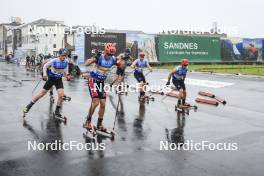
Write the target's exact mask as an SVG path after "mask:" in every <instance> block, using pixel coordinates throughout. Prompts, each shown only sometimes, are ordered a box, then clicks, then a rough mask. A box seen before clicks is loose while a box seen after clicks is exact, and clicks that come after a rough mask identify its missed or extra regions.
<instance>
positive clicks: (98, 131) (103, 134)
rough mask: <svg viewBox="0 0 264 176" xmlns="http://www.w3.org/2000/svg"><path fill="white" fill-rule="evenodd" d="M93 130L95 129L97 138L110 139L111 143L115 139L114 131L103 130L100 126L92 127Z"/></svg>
mask: <svg viewBox="0 0 264 176" xmlns="http://www.w3.org/2000/svg"><path fill="white" fill-rule="evenodd" d="M93 128H94V129H95V131H96V134H97V135H98V136H101V137H106V138H110V139H111V140H112V141H113V140H114V139H115V132H114V131H112V130H109V129H107V128H104V127H103V126H102V125H100V126H99V127H96V126H94V127H93Z"/></svg>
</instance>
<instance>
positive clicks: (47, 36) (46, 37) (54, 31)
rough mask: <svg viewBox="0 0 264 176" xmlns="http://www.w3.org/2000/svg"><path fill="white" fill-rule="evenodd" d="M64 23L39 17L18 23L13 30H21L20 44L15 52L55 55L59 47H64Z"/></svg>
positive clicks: (24, 54)
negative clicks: (25, 22)
mask: <svg viewBox="0 0 264 176" xmlns="http://www.w3.org/2000/svg"><path fill="white" fill-rule="evenodd" d="M65 27H66V26H65V25H64V24H63V22H62V21H51V20H46V19H39V20H37V21H34V22H31V23H27V24H23V25H20V26H18V27H16V28H15V30H20V31H21V46H20V47H17V49H16V50H18V51H16V52H15V53H20V55H21V54H22V55H23V57H25V56H26V55H38V54H43V55H48V54H51V55H56V53H57V52H58V51H59V49H60V48H63V47H65V37H66V38H67V35H65V34H64V33H65V32H64V29H65Z"/></svg>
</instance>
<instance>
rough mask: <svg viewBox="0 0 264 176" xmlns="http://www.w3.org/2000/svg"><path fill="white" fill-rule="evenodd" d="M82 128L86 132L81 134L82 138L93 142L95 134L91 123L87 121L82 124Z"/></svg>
mask: <svg viewBox="0 0 264 176" xmlns="http://www.w3.org/2000/svg"><path fill="white" fill-rule="evenodd" d="M83 128H85V129H86V132H84V133H83V137H84V138H85V139H86V140H90V141H92V142H95V137H96V135H97V134H96V131H95V129H94V126H93V125H92V123H91V122H88V121H87V122H86V123H85V124H83Z"/></svg>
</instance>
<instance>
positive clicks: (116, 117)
mask: <svg viewBox="0 0 264 176" xmlns="http://www.w3.org/2000/svg"><path fill="white" fill-rule="evenodd" d="M119 104H120V95H118V102H117V106H116V114H115V121H114V126H113V131H114V130H115V124H116V119H117V114H118V108H119Z"/></svg>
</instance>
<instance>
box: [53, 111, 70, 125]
mask: <svg viewBox="0 0 264 176" xmlns="http://www.w3.org/2000/svg"><path fill="white" fill-rule="evenodd" d="M53 117H54V119H55V120H56V121H57V122H63V123H64V125H66V124H67V117H65V116H63V115H61V114H55V113H53Z"/></svg>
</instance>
